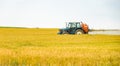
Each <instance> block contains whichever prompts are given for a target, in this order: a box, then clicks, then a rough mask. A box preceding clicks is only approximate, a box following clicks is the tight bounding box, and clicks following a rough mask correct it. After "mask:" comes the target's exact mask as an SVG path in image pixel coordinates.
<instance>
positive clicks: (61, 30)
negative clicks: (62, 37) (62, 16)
mask: <svg viewBox="0 0 120 66" xmlns="http://www.w3.org/2000/svg"><path fill="white" fill-rule="evenodd" d="M68 30H69V28H61V29H59V32H58V34H62V33H63V32H64V31H68Z"/></svg>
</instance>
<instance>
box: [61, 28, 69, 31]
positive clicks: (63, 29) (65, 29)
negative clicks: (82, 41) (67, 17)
mask: <svg viewBox="0 0 120 66" xmlns="http://www.w3.org/2000/svg"><path fill="white" fill-rule="evenodd" d="M59 30H60V31H61V30H62V31H67V30H69V28H61V29H59Z"/></svg>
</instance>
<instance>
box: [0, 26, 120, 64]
mask: <svg viewBox="0 0 120 66" xmlns="http://www.w3.org/2000/svg"><path fill="white" fill-rule="evenodd" d="M57 32H58V29H56V28H49V29H48V28H27V29H26V28H19V29H16V28H0V66H119V65H120V63H119V62H120V35H102V34H94V35H91V34H88V35H57Z"/></svg>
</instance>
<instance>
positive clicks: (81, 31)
mask: <svg viewBox="0 0 120 66" xmlns="http://www.w3.org/2000/svg"><path fill="white" fill-rule="evenodd" d="M75 34H76V35H80V34H84V32H83V30H81V29H78V30H76V32H75Z"/></svg>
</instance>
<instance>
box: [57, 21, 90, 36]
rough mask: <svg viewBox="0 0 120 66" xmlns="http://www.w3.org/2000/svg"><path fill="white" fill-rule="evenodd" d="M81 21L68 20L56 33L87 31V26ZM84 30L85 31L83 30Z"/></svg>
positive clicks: (83, 32) (82, 32) (84, 32)
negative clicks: (64, 26)
mask: <svg viewBox="0 0 120 66" xmlns="http://www.w3.org/2000/svg"><path fill="white" fill-rule="evenodd" d="M85 25H86V24H84V23H82V22H68V23H66V28H63V29H59V33H58V34H86V33H88V26H87V25H86V28H84V27H85ZM85 30H86V31H85Z"/></svg>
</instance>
